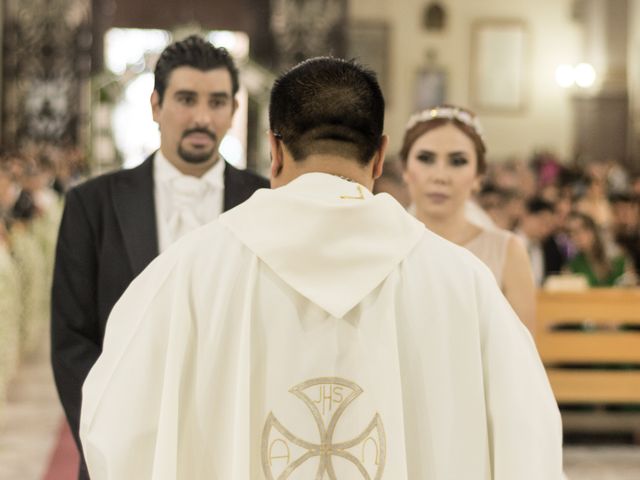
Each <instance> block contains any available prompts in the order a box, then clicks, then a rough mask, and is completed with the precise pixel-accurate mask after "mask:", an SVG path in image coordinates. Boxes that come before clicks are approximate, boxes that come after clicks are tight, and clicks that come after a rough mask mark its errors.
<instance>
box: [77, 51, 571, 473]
mask: <svg viewBox="0 0 640 480" xmlns="http://www.w3.org/2000/svg"><path fill="white" fill-rule="evenodd" d="M383 115H384V101H383V99H382V94H381V93H380V89H379V87H378V85H377V82H376V81H375V77H374V76H373V74H372V73H370V72H368V71H367V70H365V69H363V68H362V67H360V66H359V65H357V64H356V63H354V62H346V61H342V60H338V59H331V58H318V59H312V60H309V61H306V62H303V63H302V64H300V65H298V66H297V67H294V68H293V69H292V70H290V71H289V72H287V73H285V74H284V75H283V76H282V77H281V78H280V79H279V80H278V81H276V84H275V86H274V89H273V92H272V97H271V105H270V123H271V132H270V142H271V155H272V185H273V186H274V187H277V188H275V189H274V190H258V191H257V192H256V193H255V194H254V195H253V196H252V197H251V198H250V199H249V200H248V201H247V202H245V203H244V204H242V205H240V206H239V207H236V208H234V209H232V210H230V211H229V212H227V213H225V214H223V215H222V216H221V217H220V218H219V220H218V221H214V222H212V223H210V224H208V225H206V226H204V227H202V228H200V229H199V230H197V231H196V232H194V233H192V234H189V235H187V236H186V237H184V238H183V239H181V240H180V241H179V242H178V243H176V244H174V245H173V246H172V247H171V248H169V249H168V250H167V251H166V252H165V253H164V254H162V255H161V256H160V257H159V258H157V259H156V260H155V261H154V262H153V263H152V264H151V265H150V266H149V267H148V268H147V269H146V270H145V271H144V272H143V273H142V274H141V275H140V276H139V277H138V278H137V279H136V280H134V282H133V283H132V284H131V286H130V287H129V289H128V290H127V291H126V292H125V294H124V296H123V297H122V298H121V299H120V301H119V302H118V303H117V304H116V306H115V307H114V309H113V311H112V313H111V317H110V318H109V322H108V326H107V332H106V337H105V343H104V349H103V353H102V356H101V357H100V359H99V360H98V362H97V363H96V365H95V366H94V368H93V369H92V370H91V372H90V374H89V377H88V378H87V381H86V382H85V384H84V389H83V405H82V421H81V437H82V442H83V447H84V452H85V456H86V459H87V464H88V467H89V471H90V474H91V478H92V479H93V480H107V479H108V480H116V479H117V480H123V479H127V480H128V479H132V480H133V479H135V480H138V479H140V480H142V479H154V480H169V479H171V480H174V479H180V480H187V479H189V480H192V479H203V480H204V479H206V480H209V479H220V480H254V479H259V480H262V479H269V480H270V479H282V480H284V479H290V480H311V479H317V480H325V479H337V480H360V479H366V480H368V479H384V480H489V479H493V480H559V479H561V478H562V429H561V424H560V417H559V413H558V408H557V405H556V402H555V400H554V397H553V394H552V392H551V389H550V387H549V383H548V380H547V377H546V375H545V371H544V368H543V366H542V364H541V362H540V359H539V357H538V354H537V351H536V348H535V346H534V343H533V341H532V339H531V336H530V335H529V333H528V331H527V330H526V328H525V327H524V326H523V325H522V323H521V322H520V321H519V320H518V318H517V317H516V315H515V314H514V312H513V310H512V309H511V307H510V306H509V304H508V303H507V301H506V300H505V299H504V297H503V296H502V294H501V292H500V290H499V288H498V286H497V285H496V283H495V280H494V278H493V276H492V274H491V273H490V272H489V270H488V269H487V268H486V267H485V266H484V265H483V264H482V263H481V262H480V261H479V260H477V259H476V258H475V257H474V256H473V255H472V254H471V253H469V252H468V251H466V250H465V249H464V248H461V247H457V246H456V245H454V244H452V243H450V242H448V241H446V240H444V239H442V238H440V237H438V236H436V235H435V234H433V233H431V232H430V231H428V230H426V229H425V228H424V226H423V225H422V224H421V223H419V222H418V221H417V220H415V219H414V218H413V217H412V216H411V215H409V214H408V213H406V212H405V211H404V209H403V208H402V206H400V204H398V203H397V202H396V201H395V200H394V199H393V198H391V197H390V196H389V195H387V194H379V195H375V196H374V195H372V194H371V193H370V189H371V187H372V185H373V180H374V178H376V177H377V176H378V175H379V174H380V172H381V170H382V162H383V158H384V153H385V149H386V145H387V137H386V136H384V135H383V134H382V126H383Z"/></svg>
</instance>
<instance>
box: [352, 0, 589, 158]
mask: <svg viewBox="0 0 640 480" xmlns="http://www.w3.org/2000/svg"><path fill="white" fill-rule="evenodd" d="M440 1H441V4H442V5H444V6H445V7H446V9H447V13H448V20H447V28H446V30H445V31H444V32H442V33H437V34H434V33H427V32H426V31H425V30H424V29H423V28H422V25H421V18H422V11H423V9H424V7H425V6H426V5H427V4H428V3H429V2H428V1H425V0H393V1H391V0H389V1H385V0H350V18H351V19H352V20H353V21H358V20H378V21H379V20H386V21H387V22H388V24H389V26H390V36H391V39H390V42H391V46H390V52H391V53H390V57H391V58H390V59H389V61H390V70H391V75H390V91H388V92H385V94H386V96H387V97H388V100H389V102H388V103H389V104H388V109H387V112H388V113H387V118H386V122H387V123H386V130H387V132H388V133H389V134H390V136H391V149H392V152H397V150H398V149H399V146H400V142H401V140H402V134H403V131H404V124H405V123H406V120H407V118H408V117H409V115H410V114H411V113H412V112H413V110H414V107H413V105H412V102H413V99H412V97H413V88H414V81H415V75H416V71H417V70H418V69H419V68H420V67H422V66H424V65H425V64H426V55H427V52H428V51H429V50H433V51H435V52H436V54H437V61H436V65H438V66H440V67H443V68H444V69H445V70H446V71H447V72H448V85H447V90H448V94H447V97H448V98H447V101H448V102H451V103H456V104H460V105H463V106H470V80H469V76H470V61H471V25H472V24H473V22H474V21H476V20H480V19H483V20H484V19H510V20H514V19H515V20H520V21H523V22H525V24H526V25H527V28H528V35H529V41H530V65H529V69H528V72H527V75H528V77H529V78H530V82H529V95H528V107H527V108H526V110H524V111H523V112H521V113H508V114H507V113H502V114H497V113H485V112H482V111H480V112H478V113H479V115H480V120H481V122H482V123H483V126H484V130H485V133H486V138H487V143H488V148H489V156H490V158H492V159H496V160H500V159H504V158H506V157H510V156H520V157H525V156H528V155H529V154H530V153H531V152H532V151H533V150H534V149H540V148H548V149H551V150H553V151H555V152H556V153H558V154H559V155H560V156H561V157H569V156H570V155H571V153H572V142H573V140H572V138H573V119H572V111H571V108H570V97H569V92H568V91H567V90H563V89H562V88H560V87H558V86H557V85H556V83H555V77H554V75H555V69H556V66H557V65H558V64H561V63H572V64H574V63H578V62H579V61H581V60H582V58H581V55H582V50H581V45H582V36H581V27H580V25H579V24H578V23H576V22H575V21H573V20H572V18H571V5H572V3H573V2H572V1H571V0H537V1H535V2H533V1H529V0H440Z"/></svg>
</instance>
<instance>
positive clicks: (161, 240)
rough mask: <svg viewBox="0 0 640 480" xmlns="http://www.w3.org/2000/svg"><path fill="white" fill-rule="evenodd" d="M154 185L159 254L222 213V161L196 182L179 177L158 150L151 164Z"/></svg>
mask: <svg viewBox="0 0 640 480" xmlns="http://www.w3.org/2000/svg"><path fill="white" fill-rule="evenodd" d="M153 183H154V199H155V203H156V223H157V226H158V248H159V249H160V252H164V251H165V250H166V249H167V248H168V247H169V246H170V245H171V244H172V243H173V242H175V241H176V240H177V239H178V238H180V237H181V236H182V235H184V234H185V233H188V232H190V231H191V230H194V229H196V228H198V227H199V226H201V225H204V224H205V223H208V222H210V221H212V220H215V219H216V218H218V216H219V215H220V214H221V213H222V209H223V199H224V160H223V159H222V158H220V159H219V160H218V161H217V162H216V164H215V165H214V166H213V167H211V168H210V169H209V170H208V171H207V172H206V173H205V174H204V175H203V176H202V177H200V178H198V177H194V176H191V175H185V174H183V173H181V172H180V171H179V170H178V169H177V168H176V167H174V166H173V165H172V164H171V162H169V160H167V158H166V157H165V156H164V155H163V154H162V152H161V151H159V150H158V152H157V153H156V155H155V159H154V162H153Z"/></svg>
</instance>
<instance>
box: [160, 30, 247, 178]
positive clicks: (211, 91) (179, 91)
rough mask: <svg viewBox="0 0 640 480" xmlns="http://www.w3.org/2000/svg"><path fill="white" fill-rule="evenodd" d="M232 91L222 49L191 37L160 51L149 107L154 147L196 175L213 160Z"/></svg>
mask: <svg viewBox="0 0 640 480" xmlns="http://www.w3.org/2000/svg"><path fill="white" fill-rule="evenodd" d="M237 92H238V70H237V68H236V66H235V64H234V62H233V59H232V58H231V56H230V55H229V53H228V52H227V51H226V50H225V49H224V48H216V47H214V46H213V45H212V44H211V43H209V42H208V41H206V40H204V39H203V38H201V37H198V36H196V35H192V36H190V37H188V38H186V39H185V40H182V41H179V42H175V43H172V44H171V45H169V46H168V47H167V48H166V49H165V50H164V51H163V52H162V54H161V55H160V58H159V59H158V63H157V64H156V68H155V85H154V90H153V93H152V94H151V108H152V111H153V119H154V120H155V121H156V122H157V123H158V126H159V127H160V150H161V152H162V154H163V155H164V156H165V157H166V158H167V160H169V162H171V163H172V164H173V165H174V166H175V167H176V168H177V169H178V170H180V171H181V172H182V173H184V174H187V175H194V176H202V175H203V174H204V173H205V172H206V171H207V170H209V168H211V167H212V166H213V165H214V164H215V163H216V162H217V161H218V147H219V146H220V142H221V141H222V138H223V137H224V136H225V134H226V133H227V130H229V128H230V127H231V121H232V119H233V114H234V112H235V110H236V108H237V105H238V102H237V100H236V98H235V95H236V93H237Z"/></svg>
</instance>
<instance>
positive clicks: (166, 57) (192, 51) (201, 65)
mask: <svg viewBox="0 0 640 480" xmlns="http://www.w3.org/2000/svg"><path fill="white" fill-rule="evenodd" d="M178 67H192V68H196V69H198V70H202V71H203V72H206V71H208V70H213V69H216V68H226V69H227V70H228V71H229V75H231V94H232V95H235V94H236V93H238V88H239V81H238V69H237V67H236V65H235V63H234V62H233V58H231V55H230V54H229V52H228V51H227V50H226V49H225V48H222V47H215V46H213V45H212V44H211V43H210V42H208V41H207V40H205V39H204V38H202V37H199V36H198V35H191V36H189V37H187V38H185V39H184V40H181V41H179V42H174V43H172V44H171V45H169V46H167V48H165V49H164V50H163V51H162V53H161V54H160V58H158V62H157V63H156V68H155V72H154V74H155V85H154V90H156V91H157V92H158V96H159V97H160V99H159V101H160V103H162V100H163V98H164V92H165V90H166V89H167V83H168V81H169V75H171V72H172V71H173V70H175V69H176V68H178Z"/></svg>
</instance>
